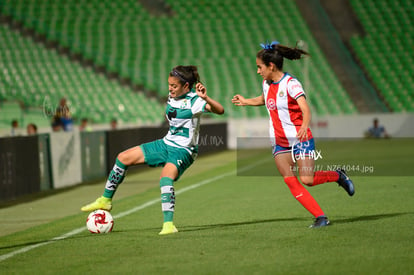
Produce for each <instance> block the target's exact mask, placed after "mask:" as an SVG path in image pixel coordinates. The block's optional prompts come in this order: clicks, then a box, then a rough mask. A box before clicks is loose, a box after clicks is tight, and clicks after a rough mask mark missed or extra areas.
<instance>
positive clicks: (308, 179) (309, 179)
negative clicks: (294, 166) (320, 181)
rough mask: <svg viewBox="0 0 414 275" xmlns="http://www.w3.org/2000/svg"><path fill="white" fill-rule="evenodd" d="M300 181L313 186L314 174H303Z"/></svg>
mask: <svg viewBox="0 0 414 275" xmlns="http://www.w3.org/2000/svg"><path fill="white" fill-rule="evenodd" d="M300 181H301V182H302V183H303V184H305V185H307V186H312V185H313V176H301V177H300Z"/></svg>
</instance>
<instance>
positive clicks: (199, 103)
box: [191, 96, 208, 115]
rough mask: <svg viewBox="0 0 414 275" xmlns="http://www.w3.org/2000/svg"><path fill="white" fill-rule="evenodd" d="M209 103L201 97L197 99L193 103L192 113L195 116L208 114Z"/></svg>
mask: <svg viewBox="0 0 414 275" xmlns="http://www.w3.org/2000/svg"><path fill="white" fill-rule="evenodd" d="M206 105H207V102H206V101H205V100H204V99H202V98H201V97H198V96H197V97H195V98H194V99H193V100H192V102H191V112H192V113H193V114H194V115H195V114H199V113H208V111H207V110H206Z"/></svg>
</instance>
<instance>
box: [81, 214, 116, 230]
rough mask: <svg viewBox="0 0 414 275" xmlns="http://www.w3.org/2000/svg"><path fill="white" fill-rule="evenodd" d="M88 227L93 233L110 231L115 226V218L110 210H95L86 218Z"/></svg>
mask: <svg viewBox="0 0 414 275" xmlns="http://www.w3.org/2000/svg"><path fill="white" fill-rule="evenodd" d="M86 227H87V228H88V230H89V231H90V232H91V233H109V232H111V231H112V228H113V227H114V218H113V217H112V215H111V213H109V212H108V211H105V210H102V209H99V210H95V211H93V212H91V213H90V214H89V216H88V218H87V219H86Z"/></svg>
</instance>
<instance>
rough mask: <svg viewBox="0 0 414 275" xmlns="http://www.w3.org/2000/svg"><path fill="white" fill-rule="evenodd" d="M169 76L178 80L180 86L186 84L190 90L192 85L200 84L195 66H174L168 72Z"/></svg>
mask: <svg viewBox="0 0 414 275" xmlns="http://www.w3.org/2000/svg"><path fill="white" fill-rule="evenodd" d="M170 76H174V77H176V78H178V79H179V81H180V83H181V84H182V85H185V83H188V86H189V88H190V90H191V89H192V88H193V85H194V84H197V83H198V82H200V75H199V74H198V70H197V66H193V65H188V66H183V65H179V66H176V67H174V68H173V69H172V71H171V72H170Z"/></svg>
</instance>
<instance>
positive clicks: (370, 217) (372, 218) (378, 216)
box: [333, 212, 414, 224]
mask: <svg viewBox="0 0 414 275" xmlns="http://www.w3.org/2000/svg"><path fill="white" fill-rule="evenodd" d="M410 214H414V213H413V212H402V213H388V214H376V215H365V216H358V217H351V218H346V219H339V220H334V221H333V223H335V224H338V223H339V224H341V223H351V222H363V221H376V220H382V219H389V218H394V217H399V216H404V215H410Z"/></svg>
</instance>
